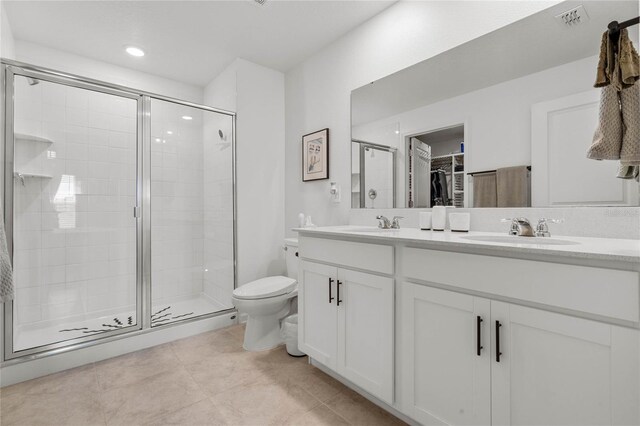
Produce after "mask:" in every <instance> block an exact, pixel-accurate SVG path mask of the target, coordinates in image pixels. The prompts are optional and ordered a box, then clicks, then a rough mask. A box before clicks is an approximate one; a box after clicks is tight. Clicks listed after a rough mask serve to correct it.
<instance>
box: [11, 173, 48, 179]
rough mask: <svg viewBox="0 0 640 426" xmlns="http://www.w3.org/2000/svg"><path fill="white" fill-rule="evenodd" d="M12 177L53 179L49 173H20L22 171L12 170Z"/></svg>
mask: <svg viewBox="0 0 640 426" xmlns="http://www.w3.org/2000/svg"><path fill="white" fill-rule="evenodd" d="M13 177H14V178H16V179H27V178H34V179H53V176H50V175H43V174H39V173H22V172H14V173H13Z"/></svg>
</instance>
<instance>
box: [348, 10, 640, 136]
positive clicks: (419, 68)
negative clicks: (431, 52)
mask: <svg viewBox="0 0 640 426" xmlns="http://www.w3.org/2000/svg"><path fill="white" fill-rule="evenodd" d="M580 5H583V7H584V9H585V10H586V12H587V15H588V19H586V20H583V22H582V23H580V24H579V25H575V26H572V27H568V26H566V25H563V24H562V23H561V21H560V20H558V19H556V18H555V16H556V15H559V14H560V13H563V12H566V11H568V10H571V9H573V8H575V7H577V6H580ZM638 7H639V6H638V2H637V1H610V0H600V1H566V2H562V3H560V4H558V5H555V6H553V7H551V8H549V9H546V10H543V11H541V12H539V13H536V14H534V15H531V16H528V17H526V18H524V19H522V20H520V21H517V22H514V23H512V24H510V25H507V26H505V27H502V28H500V29H498V30H496V31H493V32H491V33H489V34H486V35H484V36H482V37H479V38H476V39H474V40H471V41H469V42H467V43H465V44H462V45H460V46H458V47H456V48H454V49H451V50H448V51H446V52H444V53H442V54H440V55H437V56H435V57H433V58H430V59H427V60H425V61H423V62H420V63H418V64H415V65H413V66H411V67H408V68H405V69H403V70H401V71H398V72H397V73H395V74H391V75H390V76H387V77H384V78H382V79H380V80H377V81H375V82H372V83H371V84H368V85H366V86H363V87H360V88H358V89H356V90H354V91H353V92H352V96H351V105H352V124H353V125H361V124H364V123H369V122H373V121H376V120H379V119H382V118H385V117H390V116H393V115H396V114H399V113H402V112H405V111H410V110H413V109H415V108H418V107H421V106H424V105H430V104H433V103H435V102H438V101H441V100H444V99H449V98H452V97H455V96H459V95H462V94H465V93H469V92H471V91H474V90H479V89H481V88H484V87H489V86H492V85H494V84H498V83H501V82H504V81H508V80H512V79H516V78H518V77H522V76H525V75H529V74H532V73H535V72H539V71H543V70H546V69H548V68H551V67H555V66H559V65H562V64H566V63H569V62H573V61H576V60H578V59H582V58H586V57H589V56H592V55H596V54H597V53H598V52H599V51H600V40H601V37H602V33H603V32H604V31H605V30H606V29H607V24H608V23H609V22H611V21H613V20H618V21H624V20H627V19H631V18H634V17H636V16H638ZM637 35H638V32H637V31H630V36H631V38H632V40H634V42H635V43H636V45H637Z"/></svg>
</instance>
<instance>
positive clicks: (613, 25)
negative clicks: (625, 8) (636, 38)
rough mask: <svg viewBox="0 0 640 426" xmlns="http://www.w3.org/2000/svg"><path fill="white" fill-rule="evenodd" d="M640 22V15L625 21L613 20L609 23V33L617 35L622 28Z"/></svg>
mask: <svg viewBox="0 0 640 426" xmlns="http://www.w3.org/2000/svg"><path fill="white" fill-rule="evenodd" d="M639 23H640V16H639V17H637V18H633V19H629V20H628V21H624V22H618V21H611V22H610V23H609V25H607V27H608V28H609V35H610V36H612V35H615V34H616V33H619V32H620V30H622V29H624V28H628V27H631V26H633V25H638V24H639Z"/></svg>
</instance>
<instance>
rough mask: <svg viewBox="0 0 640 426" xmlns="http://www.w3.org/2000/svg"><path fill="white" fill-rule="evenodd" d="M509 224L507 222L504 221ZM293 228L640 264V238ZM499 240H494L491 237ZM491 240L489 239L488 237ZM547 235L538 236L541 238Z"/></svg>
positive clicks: (440, 246) (348, 227) (536, 255)
mask: <svg viewBox="0 0 640 426" xmlns="http://www.w3.org/2000/svg"><path fill="white" fill-rule="evenodd" d="M502 225H508V224H504V223H503V224H502ZM293 231H295V232H298V233H299V234H301V235H303V236H304V235H307V236H325V237H338V238H344V237H352V238H356V239H358V240H370V241H371V242H403V243H413V244H417V245H420V246H423V247H424V248H427V249H429V248H432V249H440V250H452V249H453V250H456V249H461V250H463V251H467V252H477V254H489V255H502V254H504V255H505V256H508V257H514V256H515V257H521V258H529V257H530V258H533V259H532V260H539V259H542V260H544V259H547V258H548V259H549V260H559V259H560V258H565V259H567V260H569V259H582V260H593V261H605V262H623V263H626V264H631V265H630V266H631V268H632V269H638V268H639V267H640V240H637V239H636V240H631V239H619V238H594V237H574V236H563V235H555V234H554V235H553V236H552V237H551V238H548V241H549V242H550V243H552V244H545V243H541V244H535V243H533V244H532V242H533V241H534V240H528V238H530V237H516V236H509V235H507V233H506V231H505V232H500V233H498V232H479V231H470V232H451V231H448V230H447V231H422V230H420V229H417V228H407V227H405V228H401V229H398V230H377V229H376V228H375V227H373V226H371V225H370V224H369V225H368V226H360V225H344V226H324V227H315V228H295V229H294V230H293ZM494 238H495V239H497V240H498V241H491V239H494ZM487 239H488V240H487ZM544 239H545V238H536V240H538V241H542V240H544ZM558 243H559V244H558Z"/></svg>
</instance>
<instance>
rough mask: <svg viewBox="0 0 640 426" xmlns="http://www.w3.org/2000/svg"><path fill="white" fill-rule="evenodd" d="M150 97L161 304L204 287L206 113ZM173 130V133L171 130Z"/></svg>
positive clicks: (155, 284)
mask: <svg viewBox="0 0 640 426" xmlns="http://www.w3.org/2000/svg"><path fill="white" fill-rule="evenodd" d="M180 108H181V107H179V106H178V105H176V104H172V103H168V102H164V101H159V100H153V101H152V103H151V117H152V118H151V136H152V138H151V244H152V245H151V268H152V270H151V273H152V276H151V277H152V289H151V295H152V297H153V302H154V304H156V303H158V304H162V303H166V302H170V301H173V300H176V298H183V297H189V296H197V295H199V294H200V293H202V274H203V268H202V264H203V234H204V211H203V210H204V204H203V197H202V196H203V187H204V185H203V159H202V142H201V141H202V124H201V123H202V114H201V113H200V112H197V111H189V113H188V115H189V116H192V117H193V120H191V121H186V120H182V119H181V116H182V115H186V112H185V113H183V112H181V111H180ZM169 132H171V133H169Z"/></svg>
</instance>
